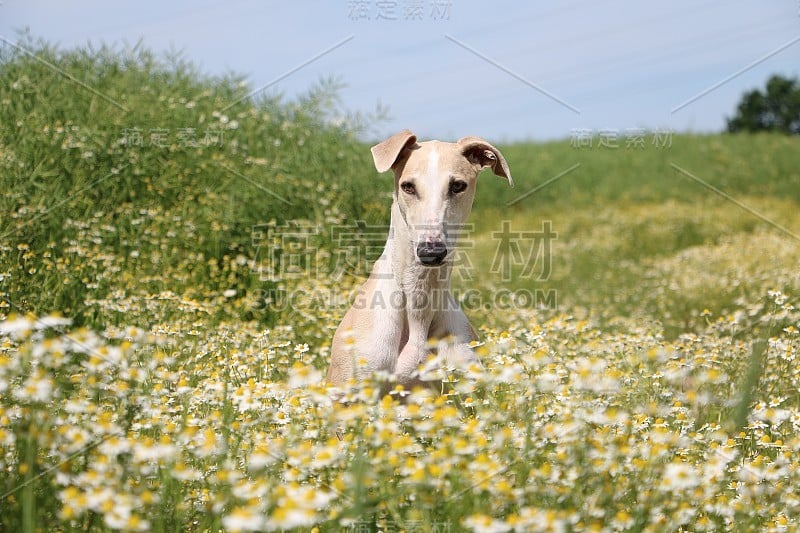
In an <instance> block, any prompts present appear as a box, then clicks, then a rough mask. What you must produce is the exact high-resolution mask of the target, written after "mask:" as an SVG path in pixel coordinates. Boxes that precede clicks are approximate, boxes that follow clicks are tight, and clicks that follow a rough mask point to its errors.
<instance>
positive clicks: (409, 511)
mask: <svg viewBox="0 0 800 533" xmlns="http://www.w3.org/2000/svg"><path fill="white" fill-rule="evenodd" d="M26 46H27V49H29V50H33V51H34V53H24V52H23V51H21V50H17V49H10V48H8V47H6V48H3V49H2V54H0V103H1V104H2V105H0V213H2V217H1V218H0V529H2V530H4V531H23V532H34V531H213V532H217V531H387V532H388V531H409V532H411V531H426V532H427V531H436V532H444V531H448V532H449V531H476V532H505V531H732V530H734V531H792V530H797V529H798V528H799V527H800V496H798V493H797V487H798V486H800V392H798V391H800V369H798V365H797V362H796V355H797V352H798V350H800V335H799V333H798V332H799V331H800V311H799V310H798V309H796V305H797V295H798V294H800V269H798V264H800V240H799V239H798V237H797V235H798V234H800V218H798V215H797V213H798V206H800V193H798V191H800V165H798V162H800V156H798V154H800V139H797V138H791V137H782V136H777V135H775V136H773V135H752V136H746V135H737V136H725V135H707V136H691V135H678V134H675V135H674V137H673V136H670V138H669V142H668V143H665V142H663V139H661V140H660V141H659V143H654V142H651V141H652V139H651V138H650V136H645V138H644V140H645V143H644V145H643V146H639V145H637V146H628V147H626V146H625V143H624V142H622V141H621V142H620V146H618V147H616V148H612V147H607V146H606V147H603V146H599V147H598V146H596V145H595V146H592V147H588V146H575V145H573V143H571V142H570V140H568V139H567V140H564V141H560V142H552V143H546V144H512V145H509V146H502V145H501V146H500V149H501V150H502V151H503V153H504V155H505V156H506V159H507V160H508V162H509V165H510V167H511V169H512V172H513V174H514V179H515V181H516V182H517V188H516V189H510V190H509V189H506V188H505V184H504V183H502V180H496V179H495V178H493V177H492V176H490V175H488V174H489V173H486V174H485V175H483V176H482V178H481V184H480V187H479V191H478V195H477V199H476V204H475V208H474V211H473V214H472V218H471V222H472V223H474V224H473V225H472V226H470V229H469V232H468V235H466V236H465V238H464V239H462V241H463V242H462V245H463V246H462V251H463V253H464V255H463V256H462V257H461V262H460V263H459V264H458V266H457V269H456V275H455V276H454V281H453V284H454V292H455V294H456V295H458V297H459V299H460V301H461V305H462V307H464V309H465V312H466V313H467V315H468V316H469V318H470V319H471V321H472V323H473V325H474V326H475V327H476V329H477V330H478V332H479V336H480V341H479V342H478V343H476V345H475V350H476V352H477V353H478V354H479V357H480V359H481V363H482V365H481V366H478V365H475V366H474V367H471V368H468V369H460V370H455V369H447V368H438V367H437V366H436V365H434V364H430V365H426V366H424V367H423V368H422V369H421V372H422V373H423V374H424V375H426V376H428V377H430V378H431V379H437V380H441V381H442V386H441V388H440V389H439V390H417V391H414V392H411V391H406V390H403V389H402V388H400V387H394V388H392V387H391V386H390V387H389V389H390V392H389V393H388V394H382V393H381V391H382V390H384V389H385V382H384V381H383V379H384V378H385V376H376V377H375V379H374V380H373V381H368V382H365V383H351V384H349V385H348V386H347V387H345V388H344V389H343V390H340V391H339V393H340V396H341V398H340V399H338V400H337V401H333V400H332V399H331V391H330V390H329V389H328V388H326V386H325V383H324V372H325V370H326V368H327V361H328V356H329V351H330V340H331V337H332V335H333V331H334V329H335V328H336V326H337V324H338V323H339V320H340V319H341V317H342V316H343V314H344V312H345V311H346V309H347V306H348V305H349V304H350V303H351V301H352V299H353V297H354V294H355V290H356V289H357V287H358V285H359V284H360V283H361V282H362V281H363V280H364V275H365V272H366V267H367V266H368V265H369V264H370V262H371V261H373V260H374V259H375V258H376V257H377V255H379V254H380V251H381V247H382V244H383V241H384V240H385V236H386V230H387V227H386V223H387V220H388V213H389V205H390V202H391V180H390V178H389V177H387V176H377V173H376V172H375V171H374V168H373V166H372V162H371V159H370V156H369V145H368V144H366V143H363V142H359V141H358V140H357V139H358V138H359V135H361V134H362V133H363V131H364V128H365V127H366V126H368V124H369V123H370V121H372V120H375V119H376V117H372V116H369V115H352V114H346V113H342V112H341V110H340V109H339V108H338V106H337V102H336V99H335V83H333V82H325V83H322V84H320V86H319V87H316V88H312V89H311V90H310V91H309V93H308V95H307V96H306V97H303V98H299V99H297V100H287V99H284V98H281V97H279V96H258V97H256V98H255V99H247V98H244V97H245V96H246V95H247V94H248V93H250V91H251V90H252V89H251V88H249V87H248V86H247V84H246V83H245V82H244V81H243V80H242V79H239V78H236V77H233V76H232V77H227V78H211V77H207V76H205V75H203V74H201V73H199V72H197V71H196V69H195V68H194V67H193V66H192V65H191V64H188V63H186V62H184V61H182V60H180V59H179V58H159V57H156V56H154V55H153V54H151V53H150V52H148V51H147V50H144V49H140V48H137V49H136V50H134V51H125V52H120V51H116V50H113V49H107V48H103V49H99V50H71V51H61V50H57V49H55V48H52V47H50V46H48V45H47V44H45V43H35V42H30V43H28V44H27V45H26ZM53 67H57V68H53ZM73 78H74V79H78V80H80V83H76V82H75V81H74V79H73ZM89 88H90V89H91V90H89ZM409 126H410V127H413V125H409ZM470 133H476V134H480V132H464V134H465V135H466V134H470ZM575 165H577V166H575ZM573 166H574V167H575V170H574V171H571V172H570V173H569V174H567V175H565V176H564V177H563V178H561V179H559V180H557V181H553V182H552V184H551V185H548V186H547V187H542V188H541V189H537V190H536V191H535V193H532V194H528V195H527V196H525V197H524V198H522V199H521V200H520V199H519V198H520V196H523V195H526V193H528V192H529V191H531V190H533V189H536V188H537V186H538V185H540V184H542V183H545V182H546V181H547V180H548V179H550V178H552V177H553V176H555V175H557V174H559V173H561V172H563V171H564V170H565V169H568V168H572V167H573ZM545 234H546V235H547V237H546V238H545V237H543V235H545ZM352 243H357V246H356V245H353V244H352ZM534 245H535V246H534ZM540 245H541V246H540Z"/></svg>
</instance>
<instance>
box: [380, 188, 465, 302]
mask: <svg viewBox="0 0 800 533" xmlns="http://www.w3.org/2000/svg"><path fill="white" fill-rule="evenodd" d="M385 253H386V257H387V259H388V261H389V262H390V263H391V266H392V273H393V275H394V278H395V282H396V283H397V285H398V286H399V287H400V288H401V289H402V291H403V292H404V293H405V294H406V295H407V296H408V295H410V294H412V293H414V292H417V291H426V292H430V291H432V290H439V291H447V290H449V289H450V271H451V270H452V266H453V265H452V263H451V262H449V261H448V262H446V263H444V264H443V265H441V266H436V267H429V266H424V265H422V264H421V263H420V262H419V261H417V257H416V243H414V241H413V239H412V238H411V230H410V228H409V227H408V224H407V223H406V220H405V218H404V217H403V215H402V213H401V212H400V208H399V206H398V205H397V204H396V203H395V204H392V216H391V226H390V227H389V237H388V239H387V240H386V248H385Z"/></svg>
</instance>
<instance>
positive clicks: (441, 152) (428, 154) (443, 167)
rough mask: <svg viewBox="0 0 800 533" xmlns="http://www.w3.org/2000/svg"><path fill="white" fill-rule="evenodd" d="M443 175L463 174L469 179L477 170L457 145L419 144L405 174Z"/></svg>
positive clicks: (434, 142) (405, 169)
mask: <svg viewBox="0 0 800 533" xmlns="http://www.w3.org/2000/svg"><path fill="white" fill-rule="evenodd" d="M442 173H450V174H463V177H465V178H468V177H470V176H472V175H473V174H475V170H474V168H473V166H472V164H471V163H470V162H469V160H468V159H467V158H466V157H464V154H463V153H462V152H461V150H460V149H459V147H458V145H457V144H456V143H450V142H442V141H424V142H421V143H417V147H416V148H415V149H413V150H411V153H410V155H409V156H408V160H407V162H406V164H405V168H404V170H403V174H414V175H417V176H425V175H431V174H435V175H438V174H442Z"/></svg>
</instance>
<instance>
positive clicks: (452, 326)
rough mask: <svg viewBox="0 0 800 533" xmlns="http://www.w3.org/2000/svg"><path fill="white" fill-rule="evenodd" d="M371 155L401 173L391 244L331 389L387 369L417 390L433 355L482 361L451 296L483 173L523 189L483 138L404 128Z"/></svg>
mask: <svg viewBox="0 0 800 533" xmlns="http://www.w3.org/2000/svg"><path fill="white" fill-rule="evenodd" d="M372 157H373V160H374V162H375V168H377V170H378V172H386V171H387V170H389V169H391V170H392V171H394V196H393V202H392V208H391V225H390V227H389V238H388V239H387V241H386V247H385V248H384V251H383V254H382V255H381V256H380V258H379V259H378V260H377V261H376V262H375V264H374V266H373V268H372V273H371V275H370V277H369V279H368V280H367V281H366V282H365V283H364V285H363V287H362V288H361V290H360V291H359V293H358V295H357V297H356V301H355V303H354V304H353V306H352V307H351V308H350V310H349V311H348V312H347V313H346V314H345V316H344V318H343V319H342V322H341V324H340V325H339V327H338V328H337V330H336V333H335V334H334V336H333V343H332V346H331V365H330V368H329V369H328V375H327V381H328V383H330V384H332V385H341V384H344V383H345V382H347V381H348V380H349V379H350V378H356V379H361V378H363V377H365V376H367V375H369V374H371V373H373V372H376V371H385V372H387V373H389V374H392V375H393V376H395V378H396V380H397V382H398V383H400V384H402V385H404V386H405V387H406V388H411V387H413V386H415V385H418V384H421V382H420V380H419V374H418V372H417V369H418V367H419V365H420V364H421V363H423V362H425V361H426V359H427V358H428V357H429V356H430V355H431V354H432V353H433V352H436V353H437V355H438V356H440V357H442V358H443V360H444V361H445V362H446V364H448V365H451V364H452V365H459V366H463V365H466V364H469V363H471V362H475V361H477V358H476V356H475V354H474V353H473V351H472V349H471V348H470V341H473V340H477V335H476V334H475V330H474V329H473V328H472V326H471V325H470V323H469V321H468V320H467V317H466V316H465V315H464V312H463V311H462V310H461V309H460V308H459V306H458V304H457V303H456V302H455V299H454V298H453V296H452V294H451V293H450V272H451V270H452V266H453V254H454V251H455V246H456V241H457V238H458V229H459V228H461V227H463V225H464V223H465V221H466V219H467V216H468V215H469V213H470V211H471V209H472V201H473V199H474V197H475V186H476V182H477V178H478V174H479V173H480V172H481V170H483V169H484V168H486V167H489V168H491V169H492V171H493V172H494V173H495V174H496V175H497V176H501V177H503V178H506V179H507V180H508V183H509V185H511V186H512V187H513V185H514V182H513V181H512V179H511V172H510V171H509V169H508V164H507V163H506V160H505V158H504V157H503V155H502V154H501V153H500V151H499V150H498V149H497V148H495V147H494V146H492V145H491V144H489V143H488V142H486V141H485V140H483V139H481V138H480V137H464V138H462V139H459V140H458V142H455V143H448V142H440V141H427V142H417V138H416V136H415V135H414V134H413V133H411V132H410V131H408V130H403V131H401V132H399V133H397V134H395V135H393V136H392V137H390V138H388V139H386V140H385V141H383V142H381V143H380V144H377V145H375V146H373V147H372Z"/></svg>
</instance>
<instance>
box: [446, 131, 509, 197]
mask: <svg viewBox="0 0 800 533" xmlns="http://www.w3.org/2000/svg"><path fill="white" fill-rule="evenodd" d="M457 144H458V146H459V147H460V148H461V153H462V154H464V157H466V158H467V159H468V160H469V161H470V162H472V163H473V164H475V165H478V166H479V167H480V168H486V167H491V169H492V172H494V174H495V176H500V177H501V178H505V179H507V180H508V184H509V185H510V186H512V187H513V186H514V180H513V179H512V178H511V171H510V170H509V169H508V163H506V158H505V157H503V154H501V153H500V150H498V149H497V148H495V147H494V146H492V145H491V144H489V143H488V142H486V141H485V140H483V139H481V138H480V137H462V138H461V139H459V140H458V143H457Z"/></svg>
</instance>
